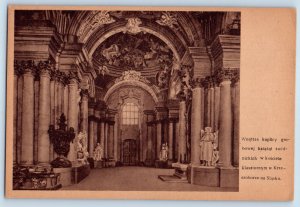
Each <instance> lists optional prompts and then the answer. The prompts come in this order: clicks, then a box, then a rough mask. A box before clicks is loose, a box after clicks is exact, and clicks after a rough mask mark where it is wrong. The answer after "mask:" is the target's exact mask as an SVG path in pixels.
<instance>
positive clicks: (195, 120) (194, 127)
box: [191, 85, 202, 165]
mask: <svg viewBox="0 0 300 207" xmlns="http://www.w3.org/2000/svg"><path fill="white" fill-rule="evenodd" d="M192 92H193V97H192V113H191V163H192V164H193V165H200V146H199V144H200V133H201V127H200V126H202V123H201V122H202V117H201V108H202V106H201V100H202V97H201V88H200V85H196V87H195V88H193V90H192Z"/></svg>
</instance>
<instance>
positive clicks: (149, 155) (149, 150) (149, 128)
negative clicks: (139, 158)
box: [147, 124, 153, 160]
mask: <svg viewBox="0 0 300 207" xmlns="http://www.w3.org/2000/svg"><path fill="white" fill-rule="evenodd" d="M152 144H153V143H152V124H147V159H148V160H151V159H152Z"/></svg>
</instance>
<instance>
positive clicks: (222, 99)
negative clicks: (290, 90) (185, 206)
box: [9, 10, 241, 191]
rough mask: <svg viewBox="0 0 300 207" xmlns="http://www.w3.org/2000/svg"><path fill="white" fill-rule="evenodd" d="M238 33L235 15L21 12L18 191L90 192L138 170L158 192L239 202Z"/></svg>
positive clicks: (15, 142) (16, 66) (17, 24)
mask: <svg viewBox="0 0 300 207" xmlns="http://www.w3.org/2000/svg"><path fill="white" fill-rule="evenodd" d="M240 22H241V20H240V13H239V12H207V11H205V12H201V11H190V12H187V11H104V10H102V11H101V10H91V11H86V10H81V11H70V10H60V11H59V10H34V11H33V10H17V11H16V12H15V25H14V73H13V74H14V93H13V97H14V101H13V103H14V106H13V109H14V111H13V114H14V125H13V126H14V128H13V130H14V131H13V155H12V156H13V165H14V170H13V173H14V176H13V186H14V189H17V190H20V189H36V190H47V189H62V190H63V189H66V190H67V189H68V188H70V189H71V188H72V187H74V188H73V189H83V188H81V187H80V184H81V183H84V182H87V181H86V180H88V179H90V184H85V185H92V183H93V182H97V180H99V179H100V180H101V179H103V178H104V177H105V176H109V174H110V173H112V174H114V175H115V177H118V179H123V180H124V179H125V180H126V179H127V178H126V177H127V176H130V174H131V173H128V172H127V173H126V169H129V170H130V169H134V170H133V171H132V173H135V172H139V173H140V174H139V175H138V176H137V175H136V174H134V175H135V176H136V179H139V177H143V176H149V175H148V174H147V173H152V172H153V179H155V181H153V182H161V183H163V184H162V185H169V184H170V183H179V184H180V183H184V184H185V185H188V186H191V188H190V189H192V188H193V186H196V187H197V186H200V187H212V188H211V189H212V190H216V191H218V190H220V189H227V188H228V189H231V190H232V189H233V190H237V189H238V173H239V171H238V169H239V168H238V167H239V108H240V107H239V104H240V103H239V102H240V95H239V90H240V89H239V74H240V72H239V71H240ZM9 70H10V68H9ZM11 70H13V69H12V68H11ZM97 173H100V174H99V175H98V174H97ZM101 173H104V174H105V173H107V174H106V175H104V174H103V176H102V174H101ZM101 177H102V178H101ZM21 178H22V179H21ZM128 179H130V178H128ZM112 180H113V179H112ZM103 182H108V181H103ZM138 182H139V181H137V183H138ZM141 182H142V181H141ZM120 183H121V182H120ZM82 185H83V184H82ZM132 185H134V181H132ZM149 185H150V184H149ZM158 185H159V184H158ZM108 186H109V185H108ZM188 186H183V187H182V189H187V190H189V187H188ZM90 187H91V188H92V186H90ZM87 189H88V187H87ZM117 189H118V188H117V187H116V190H117ZM120 189H121V187H120ZM133 189H134V186H133ZM153 189H155V186H154V188H153ZM179 189H180V186H179ZM199 189H200V190H201V188H199ZM203 189H207V188H203ZM108 190H109V187H108ZM171 190H172V189H171Z"/></svg>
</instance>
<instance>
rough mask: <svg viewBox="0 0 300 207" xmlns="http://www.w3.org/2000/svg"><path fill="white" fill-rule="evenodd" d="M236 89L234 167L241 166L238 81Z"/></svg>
mask: <svg viewBox="0 0 300 207" xmlns="http://www.w3.org/2000/svg"><path fill="white" fill-rule="evenodd" d="M234 87H235V99H234V108H233V116H234V118H233V119H234V122H233V123H234V127H233V128H234V129H233V133H234V134H233V166H234V167H238V166H239V146H240V82H239V81H237V82H236V83H235V85H234Z"/></svg>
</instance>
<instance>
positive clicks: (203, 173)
mask: <svg viewBox="0 0 300 207" xmlns="http://www.w3.org/2000/svg"><path fill="white" fill-rule="evenodd" d="M188 175H189V183H191V184H195V185H200V186H208V187H220V179H219V176H220V169H219V168H216V167H206V166H199V165H198V166H195V165H191V166H190V167H189V168H188Z"/></svg>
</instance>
